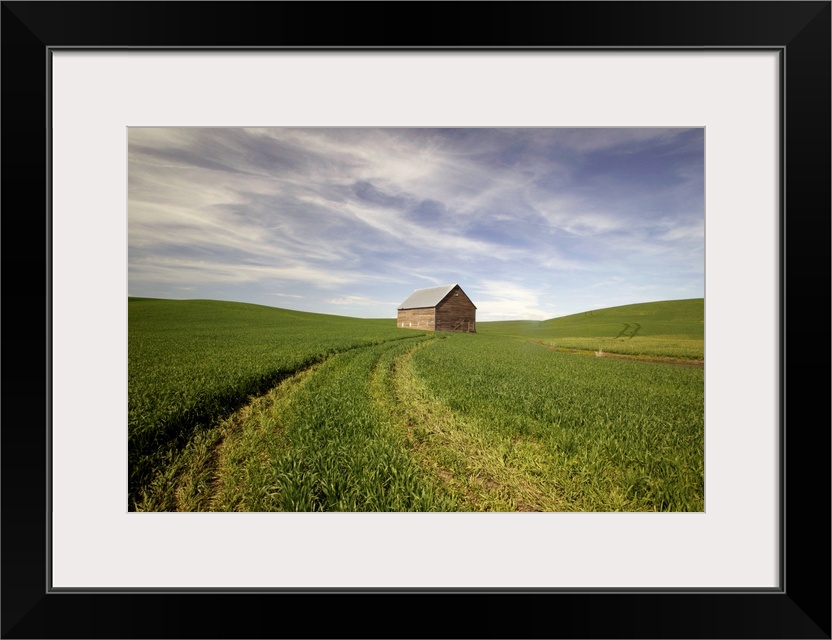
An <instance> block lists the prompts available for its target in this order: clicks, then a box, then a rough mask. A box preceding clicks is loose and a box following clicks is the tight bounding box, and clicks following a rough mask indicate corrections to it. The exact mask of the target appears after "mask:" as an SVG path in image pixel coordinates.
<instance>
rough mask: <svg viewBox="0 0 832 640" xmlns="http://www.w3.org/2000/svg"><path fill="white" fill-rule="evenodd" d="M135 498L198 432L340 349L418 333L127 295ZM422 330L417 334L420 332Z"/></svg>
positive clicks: (379, 323)
mask: <svg viewBox="0 0 832 640" xmlns="http://www.w3.org/2000/svg"><path fill="white" fill-rule="evenodd" d="M128 320H129V324H128V462H129V468H130V478H129V506H130V507H131V508H136V507H137V506H138V505H141V503H143V502H144V501H145V500H147V499H148V498H149V495H148V490H149V488H150V487H151V485H152V484H153V481H154V476H156V475H157V474H159V473H162V470H163V469H165V468H167V467H169V466H171V465H173V464H174V462H175V460H176V459H177V458H178V457H179V455H180V453H181V451H182V450H183V449H184V448H185V447H186V445H187V444H188V442H190V441H191V439H192V438H193V437H194V436H195V432H196V431H200V430H205V429H207V428H209V427H211V426H213V425H215V423H216V422H217V421H218V420H219V419H222V418H224V417H227V416H228V415H230V414H231V413H232V412H233V411H234V410H235V409H237V408H239V407H240V406H242V405H243V404H245V403H247V402H248V400H249V398H250V397H251V396H257V395H260V394H263V393H265V392H267V391H268V390H269V389H271V388H272V387H274V386H275V385H276V384H278V383H279V382H280V381H281V380H283V379H285V378H287V377H288V376H291V375H292V374H294V373H296V372H298V371H301V370H303V369H305V368H307V367H309V366H311V365H312V364H314V363H317V362H322V361H324V360H325V359H326V358H328V357H330V356H332V355H333V354H335V353H340V352H343V351H347V350H350V349H355V348H359V347H362V346H367V345H372V344H379V343H382V342H385V341H389V340H399V339H403V338H406V337H413V335H414V334H413V332H409V333H403V332H402V331H401V330H399V329H398V328H397V327H396V326H395V321H393V320H360V319H356V318H345V317H340V316H329V315H322V314H309V313H302V312H297V311H287V310H282V309H274V308H271V307H263V306H259V305H251V304H240V303H233V302H218V301H209V300H186V301H172V300H155V299H147V298H131V299H129V300H128ZM417 335H418V333H417Z"/></svg>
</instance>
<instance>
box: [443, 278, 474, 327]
mask: <svg viewBox="0 0 832 640" xmlns="http://www.w3.org/2000/svg"><path fill="white" fill-rule="evenodd" d="M457 293H458V294H459V295H455V294H457ZM436 331H463V332H466V333H476V332H477V309H476V307H475V306H474V303H473V302H471V300H470V299H469V298H468V296H466V295H465V292H464V291H462V290H461V289H459V288H457V289H454V290H453V291H451V293H450V294H449V295H448V297H447V298H445V299H444V300H443V301H442V302H440V303H439V304H438V305H437V306H436Z"/></svg>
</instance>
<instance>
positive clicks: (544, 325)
mask: <svg viewBox="0 0 832 640" xmlns="http://www.w3.org/2000/svg"><path fill="white" fill-rule="evenodd" d="M477 329H478V331H479V332H480V333H482V334H485V335H501V336H522V337H525V338H528V339H530V340H536V341H539V342H541V343H542V344H546V345H549V346H553V347H558V348H562V349H577V350H585V351H599V350H600V351H604V352H607V353H613V354H624V355H631V356H645V357H656V358H679V359H688V360H702V359H703V358H704V357H705V301H704V299H702V298H694V299H690V300H668V301H663V302H647V303H643V304H631V305H626V306H621V307H610V308H609V309H599V310H596V311H587V312H585V313H577V314H574V315H570V316H564V317H562V318H553V319H551V320H545V321H543V322H532V321H508V322H480V323H478V325H477Z"/></svg>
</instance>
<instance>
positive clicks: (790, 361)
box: [0, 1, 832, 638]
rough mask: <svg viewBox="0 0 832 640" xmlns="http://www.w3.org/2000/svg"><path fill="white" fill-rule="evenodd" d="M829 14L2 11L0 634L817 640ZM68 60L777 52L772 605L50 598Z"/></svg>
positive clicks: (487, 596)
mask: <svg viewBox="0 0 832 640" xmlns="http://www.w3.org/2000/svg"><path fill="white" fill-rule="evenodd" d="M830 15H831V14H830V2H828V1H822V2H776V1H775V2H756V1H749V2H643V3H642V2H530V3H525V2H513V3H501V2H493V3H491V2H488V3H469V2H461V3H456V2H442V3H432V2H423V3H407V2H404V3H360V2H340V3H321V2H308V3H303V2H297V3H295V2H232V3H225V2H205V3H200V2H3V3H2V14H0V20H2V32H0V43H1V44H2V76H1V77H2V96H3V103H2V168H3V172H2V187H3V188H2V193H1V194H0V197H1V198H2V200H1V201H0V202H2V230H3V233H2V267H3V269H2V289H1V290H2V296H3V303H4V305H3V306H4V311H5V313H4V314H3V318H2V319H3V322H2V340H3V346H4V354H3V356H4V357H3V358H2V382H3V384H2V400H3V402H2V432H0V438H1V440H0V444H1V445H2V447H1V448H0V456H2V459H1V461H2V467H0V473H1V474H2V475H1V476H0V479H1V480H2V484H0V492H2V493H1V494H0V497H1V498H2V499H0V509H2V540H1V541H0V553H2V562H0V585H1V586H2V603H0V605H1V606H2V610H0V614H2V618H1V619H0V620H1V622H0V624H1V625H2V627H1V628H0V632H2V637H4V638H104V637H108V638H127V637H138V638H162V637H167V638H173V637H176V638H191V637H194V638H197V637H199V638H236V637H239V638H249V637H336V638H337V637H355V636H360V637H438V636H444V637H516V638H520V637H544V638H548V637H552V638H554V637H573V638H590V637H593V638H594V637H604V638H619V637H621V638H631V637H641V638H654V637H661V638H829V637H830V633H831V632H832V623H831V621H830V596H831V595H832V588H831V586H832V585H831V584H830V583H831V582H832V580H830V509H829V507H830V429H829V425H830V410H829V401H828V396H827V390H828V389H829V382H830V381H829V365H828V354H829V353H830V350H829V332H828V326H829V325H828V322H829V310H830V298H829V296H830V211H831V210H832V205H831V204H830V173H832V172H831V171H830V77H832V74H830ZM378 25H384V27H383V28H379V26H378ZM68 47H72V48H83V49H101V50H107V49H111V48H115V49H124V48H130V47H141V48H183V49H189V50H210V49H215V48H219V47H223V48H230V49H238V48H252V47H253V48H259V47H267V48H335V49H339V48H344V49H348V48H349V49H353V48H367V49H373V48H379V49H385V48H412V49H414V50H421V49H424V48H443V49H447V48H454V49H456V48H463V49H469V50H488V49H492V48H503V49H527V48H530V47H540V48H580V49H585V48H590V49H592V48H604V49H611V50H616V49H620V50H637V49H644V50H661V49H670V48H688V49H694V50H729V49H730V50H737V49H739V50H742V49H749V50H750V49H769V50H776V51H778V52H779V54H780V61H781V78H783V79H784V83H783V88H782V94H781V113H782V116H781V117H782V126H781V133H780V136H781V138H780V139H781V185H782V186H783V187H784V189H782V190H781V223H780V224H781V228H780V231H781V238H782V239H783V242H782V244H781V248H780V251H781V255H780V277H781V300H782V304H781V309H780V318H779V319H780V327H781V328H780V331H781V343H780V363H781V379H780V393H781V402H780V407H781V409H780V411H781V415H780V422H781V441H780V444H781V471H782V473H781V474H780V475H781V480H780V488H781V498H782V505H783V509H782V516H781V522H780V532H781V540H782V554H781V562H780V569H781V571H780V573H781V583H780V588H778V589H774V590H756V591H753V590H752V591H749V590H730V589H728V590H707V589H706V590H697V589H682V590H674V591H672V592H669V591H662V590H655V591H645V590H634V591H627V590H618V591H603V590H601V591H597V590H591V589H588V590H574V591H569V590H559V591H551V592H547V591H541V590H538V591H531V590H526V591H512V590H502V591H500V590H483V591H434V590H415V589H414V590H403V591H396V592H389V591H372V590H355V591H349V590H348V591H343V592H332V591H311V592H304V593H301V592H280V593H273V592H250V591H249V592H234V591H231V590H228V591H222V590H212V591H206V592H179V593H170V592H165V593H163V592H154V591H152V590H148V591H147V592H118V593H107V592H103V591H102V592H76V593H55V592H53V591H51V590H50V588H49V578H48V576H49V562H48V553H47V548H48V540H49V537H48V534H49V524H50V517H49V491H48V488H49V468H50V460H49V456H48V452H49V447H48V442H49V426H50V413H49V412H50V403H49V398H50V393H51V384H52V382H53V381H52V380H51V379H50V366H49V363H50V348H49V336H50V335H51V333H50V332H51V315H50V300H51V291H50V288H49V282H50V279H49V256H50V250H51V248H50V244H49V229H50V190H49V185H50V149H49V135H48V133H49V125H50V109H49V104H48V96H49V81H50V76H49V69H50V52H51V51H54V50H56V49H60V48H68ZM818 321H820V324H821V325H822V326H820V327H818V326H817V323H818ZM817 360H820V363H818V362H817ZM818 371H824V372H825V373H824V375H823V376H820V375H819V373H818ZM818 377H820V378H821V379H819V380H818V379H817V378H818ZM738 472H741V461H738ZM126 552H129V551H126ZM402 552H403V553H406V550H405V549H403V550H402ZM310 610H311V611H313V612H314V615H313V616H312V617H309V611H310ZM390 620H394V621H395V624H394V625H393V626H391V624H390V622H389V621H390Z"/></svg>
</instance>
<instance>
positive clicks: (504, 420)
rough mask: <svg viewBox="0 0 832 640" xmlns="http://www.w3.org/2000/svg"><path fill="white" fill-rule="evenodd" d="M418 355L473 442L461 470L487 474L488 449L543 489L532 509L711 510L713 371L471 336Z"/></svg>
mask: <svg viewBox="0 0 832 640" xmlns="http://www.w3.org/2000/svg"><path fill="white" fill-rule="evenodd" d="M432 347H433V346H432ZM412 361H413V362H412V365H413V370H414V375H415V376H416V378H417V379H418V380H420V381H422V383H423V384H424V387H425V389H426V391H427V392H428V394H429V395H430V397H431V398H432V400H433V401H434V402H436V403H440V404H441V405H444V406H445V407H447V409H448V410H449V414H450V415H453V416H455V418H456V422H457V424H458V425H462V426H460V427H459V428H461V429H462V430H465V431H467V432H468V433H469V434H470V435H471V437H472V443H473V444H470V445H468V444H462V445H460V446H459V447H457V450H456V454H457V459H458V460H460V461H462V462H463V464H462V465H461V466H458V467H457V468H451V469H449V471H450V472H451V473H452V474H453V475H455V476H457V477H459V478H464V477H466V475H468V476H470V475H471V474H474V475H476V474H478V473H481V472H480V471H478V470H477V468H476V465H475V464H472V463H469V461H471V460H476V457H477V455H479V453H478V451H479V450H481V449H482V448H483V447H486V448H488V449H489V450H491V451H498V452H499V453H500V455H501V458H502V464H503V466H505V467H507V468H510V469H513V470H514V471H515V476H516V478H517V480H518V481H521V480H525V481H526V483H528V484H534V485H536V486H537V487H539V488H540V489H541V491H540V496H539V497H538V498H537V500H538V502H537V503H534V502H531V501H530V500H531V499H527V500H526V501H525V506H526V508H533V509H535V510H541V509H545V510H551V507H552V506H554V507H555V508H556V510H568V511H572V510H577V511H610V510H615V511H622V510H623V511H701V510H703V508H704V370H703V369H702V368H699V367H685V366H673V365H666V364H654V363H644V362H633V361H625V360H614V359H605V358H580V357H575V356H574V355H571V354H566V353H560V352H556V351H551V350H546V349H541V348H539V347H537V346H536V345H533V344H530V343H529V342H527V341H520V340H517V339H514V338H511V337H502V336H468V335H452V336H450V337H449V338H448V339H447V340H443V341H441V344H438V345H437V346H436V347H435V348H425V349H421V350H419V351H418V352H416V353H415V354H414V355H413V358H412ZM492 482H493V479H492ZM547 507H549V508H547Z"/></svg>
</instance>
